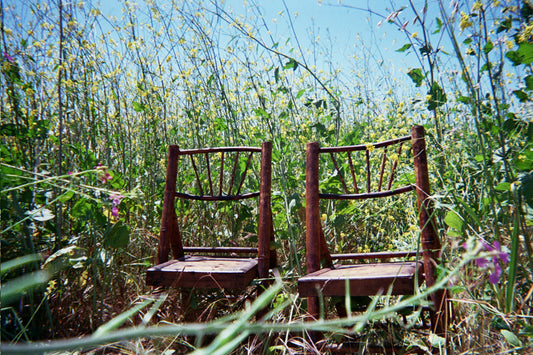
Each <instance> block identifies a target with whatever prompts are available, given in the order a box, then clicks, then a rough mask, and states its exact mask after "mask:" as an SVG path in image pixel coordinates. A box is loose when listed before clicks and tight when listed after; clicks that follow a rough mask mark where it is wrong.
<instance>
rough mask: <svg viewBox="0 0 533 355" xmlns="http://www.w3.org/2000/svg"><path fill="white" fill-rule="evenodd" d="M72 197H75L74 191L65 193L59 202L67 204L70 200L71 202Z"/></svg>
mask: <svg viewBox="0 0 533 355" xmlns="http://www.w3.org/2000/svg"><path fill="white" fill-rule="evenodd" d="M72 197H74V191H72V190H70V191H67V192H65V193H63V194H62V195H61V196H59V198H58V200H59V202H61V203H65V202H67V201H68V200H70V199H71V198H72Z"/></svg>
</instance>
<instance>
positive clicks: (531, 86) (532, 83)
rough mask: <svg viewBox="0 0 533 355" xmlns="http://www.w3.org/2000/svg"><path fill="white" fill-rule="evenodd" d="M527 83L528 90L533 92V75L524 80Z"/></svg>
mask: <svg viewBox="0 0 533 355" xmlns="http://www.w3.org/2000/svg"><path fill="white" fill-rule="evenodd" d="M524 81H525V82H526V90H533V75H528V76H526V77H525V78H524Z"/></svg>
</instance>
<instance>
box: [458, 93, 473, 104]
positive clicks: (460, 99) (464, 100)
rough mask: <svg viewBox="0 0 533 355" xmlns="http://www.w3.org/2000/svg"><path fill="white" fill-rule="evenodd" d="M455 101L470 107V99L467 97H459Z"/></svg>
mask: <svg viewBox="0 0 533 355" xmlns="http://www.w3.org/2000/svg"><path fill="white" fill-rule="evenodd" d="M457 101H459V102H462V103H463V104H466V105H470V102H471V99H470V97H469V96H462V95H461V96H459V97H458V98H457Z"/></svg>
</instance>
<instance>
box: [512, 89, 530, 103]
mask: <svg viewBox="0 0 533 355" xmlns="http://www.w3.org/2000/svg"><path fill="white" fill-rule="evenodd" d="M513 94H514V96H516V97H517V98H518V100H519V101H520V102H526V101H527V99H528V98H529V96H528V94H526V93H525V92H524V91H522V90H514V91H513Z"/></svg>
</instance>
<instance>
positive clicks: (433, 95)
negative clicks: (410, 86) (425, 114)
mask: <svg viewBox="0 0 533 355" xmlns="http://www.w3.org/2000/svg"><path fill="white" fill-rule="evenodd" d="M428 95H429V96H430V99H429V100H428V110H430V111H433V110H435V109H436V108H438V107H441V106H442V105H444V104H445V103H446V100H447V99H446V94H445V93H444V90H443V89H442V88H441V87H440V85H439V84H438V83H437V82H433V84H431V89H429V91H428Z"/></svg>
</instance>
